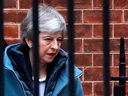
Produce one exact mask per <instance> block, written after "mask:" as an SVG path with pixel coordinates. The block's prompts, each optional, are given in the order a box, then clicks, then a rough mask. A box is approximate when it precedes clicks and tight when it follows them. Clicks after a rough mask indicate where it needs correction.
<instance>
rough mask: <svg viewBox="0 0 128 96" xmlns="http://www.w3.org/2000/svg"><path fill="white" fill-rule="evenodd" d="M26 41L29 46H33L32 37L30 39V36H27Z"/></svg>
mask: <svg viewBox="0 0 128 96" xmlns="http://www.w3.org/2000/svg"><path fill="white" fill-rule="evenodd" d="M25 41H26V43H27V45H28V47H30V48H31V47H32V40H30V39H28V38H25Z"/></svg>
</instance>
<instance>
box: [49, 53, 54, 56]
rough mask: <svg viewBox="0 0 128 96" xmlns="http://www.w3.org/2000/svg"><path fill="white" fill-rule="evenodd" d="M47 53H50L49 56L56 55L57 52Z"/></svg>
mask: <svg viewBox="0 0 128 96" xmlns="http://www.w3.org/2000/svg"><path fill="white" fill-rule="evenodd" d="M47 55H49V56H55V55H56V53H47Z"/></svg>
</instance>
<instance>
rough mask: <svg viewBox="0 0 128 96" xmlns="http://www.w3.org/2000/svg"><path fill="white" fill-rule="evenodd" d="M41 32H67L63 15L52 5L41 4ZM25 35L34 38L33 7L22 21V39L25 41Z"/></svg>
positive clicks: (39, 18)
mask: <svg viewBox="0 0 128 96" xmlns="http://www.w3.org/2000/svg"><path fill="white" fill-rule="evenodd" d="M38 7H39V9H38V12H39V17H38V21H39V32H47V33H56V32H61V33H62V35H65V34H66V32H67V28H66V23H65V20H64V18H63V17H62V15H61V14H60V13H59V12H57V10H56V9H54V8H53V7H51V6H48V5H45V4H39V6H38ZM25 37H27V38H28V39H30V40H33V21H32V8H31V9H30V10H29V12H28V14H27V16H26V17H25V18H24V20H23V21H22V23H21V39H22V41H23V43H25Z"/></svg>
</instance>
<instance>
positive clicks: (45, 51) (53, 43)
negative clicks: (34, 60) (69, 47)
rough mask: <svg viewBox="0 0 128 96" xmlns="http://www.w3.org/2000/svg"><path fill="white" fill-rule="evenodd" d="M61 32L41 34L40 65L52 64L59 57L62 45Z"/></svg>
mask: <svg viewBox="0 0 128 96" xmlns="http://www.w3.org/2000/svg"><path fill="white" fill-rule="evenodd" d="M62 39H63V37H62V34H61V32H58V33H53V34H48V33H46V32H40V34H39V61H40V63H45V64H47V63H51V62H52V61H53V59H54V58H55V57H56V56H57V54H58V52H59V49H60V46H61V43H62Z"/></svg>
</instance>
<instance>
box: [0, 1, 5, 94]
mask: <svg viewBox="0 0 128 96" xmlns="http://www.w3.org/2000/svg"><path fill="white" fill-rule="evenodd" d="M3 31H4V29H3V0H1V2H0V96H4V69H3V51H4V37H3Z"/></svg>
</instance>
